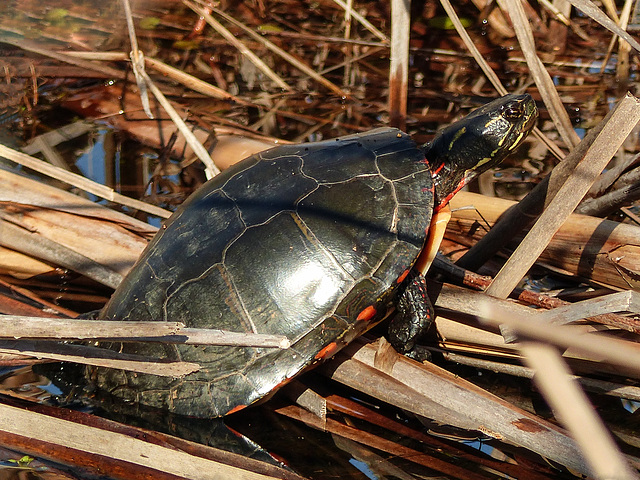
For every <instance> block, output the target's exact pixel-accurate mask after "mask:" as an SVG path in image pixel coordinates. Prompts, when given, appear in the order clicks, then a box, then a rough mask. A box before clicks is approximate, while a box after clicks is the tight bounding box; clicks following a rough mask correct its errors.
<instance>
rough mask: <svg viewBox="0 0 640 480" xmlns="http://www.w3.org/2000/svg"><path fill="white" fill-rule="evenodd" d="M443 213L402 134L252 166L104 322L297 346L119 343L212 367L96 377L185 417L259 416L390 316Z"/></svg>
mask: <svg viewBox="0 0 640 480" xmlns="http://www.w3.org/2000/svg"><path fill="white" fill-rule="evenodd" d="M432 210H433V180H432V177H431V172H430V170H429V167H428V165H427V164H426V161H425V158H424V154H423V152H422V151H421V150H420V149H419V148H418V147H417V146H416V145H415V143H414V142H413V141H412V140H411V138H410V137H409V136H408V135H406V134H405V133H402V132H401V131H399V130H397V129H392V128H383V129H377V130H373V131H370V132H367V133H363V134H358V135H351V136H346V137H342V138H337V139H333V140H328V141H323V142H318V143H311V144H300V145H287V146H279V147H275V148H273V149H270V150H268V151H266V152H262V153H259V154H257V155H254V156H252V157H249V158H247V159H245V160H243V161H242V162H240V163H238V164H237V165H235V166H234V167H232V168H230V169H229V170H227V171H225V172H224V173H222V174H220V175H219V176H217V177H215V178H214V179H212V180H210V181H209V182H207V183H206V184H205V185H204V186H203V187H202V188H201V189H200V190H198V191H197V192H195V193H194V194H193V195H192V196H191V197H190V198H189V199H188V200H187V201H186V202H185V203H184V204H183V205H182V206H181V207H180V209H179V210H178V211H177V212H176V213H175V214H174V215H173V216H172V217H171V219H170V220H169V221H168V222H167V223H166V225H165V226H164V227H163V228H162V230H161V231H160V232H159V233H158V235H157V236H156V237H155V238H154V239H153V241H152V242H151V243H150V244H149V246H148V247H147V249H146V250H145V252H144V253H143V255H142V257H141V258H140V260H139V261H138V262H137V264H136V265H135V266H134V268H133V269H132V271H131V272H130V273H129V274H128V276H127V277H126V279H125V280H124V281H123V282H122V284H121V285H120V286H119V288H118V289H117V290H116V292H115V294H114V295H113V297H112V298H111V300H110V301H109V303H108V304H107V306H106V307H105V308H104V310H103V311H102V313H101V315H100V317H101V318H102V319H115V320H138V321H141V320H149V321H179V322H184V323H185V324H186V325H187V326H188V327H193V328H213V329H222V330H230V331H234V332H257V333H268V334H281V335H286V336H287V337H288V338H289V340H290V341H291V344H292V346H291V348H290V349H286V350H281V349H269V348H244V347H219V346H195V345H169V346H167V345H159V344H130V343H129V344H119V343H118V344H111V345H110V348H117V349H119V350H121V351H124V352H128V353H138V354H144V355H153V356H158V357H163V358H173V359H180V360H183V361H190V362H197V363H199V364H201V365H202V368H201V369H200V370H199V371H198V372H195V373H192V374H190V375H188V376H186V377H183V378H166V377H158V376H154V375H148V374H136V373H131V372H125V371H120V370H113V369H106V368H95V367H90V369H91V371H90V372H89V374H90V376H91V377H92V378H93V380H94V381H95V382H96V383H97V384H98V385H100V387H101V388H103V389H107V390H108V391H110V392H111V393H112V394H114V395H116V396H118V397H121V398H124V399H126V400H129V401H135V402H140V403H142V404H147V405H150V406H153V407H158V408H162V409H168V410H170V411H172V412H175V413H178V414H182V415H192V416H198V417H214V416H221V415H225V414H227V413H229V412H233V411H236V410H239V409H241V408H242V407H244V406H246V405H250V404H251V403H253V402H255V401H256V400H258V399H260V398H261V397H263V396H265V395H267V394H268V393H270V392H272V391H273V390H275V389H276V388H278V387H279V386H281V385H282V384H283V383H286V381H288V380H289V379H291V378H292V377H293V376H295V375H296V374H298V373H299V372H300V371H301V370H303V369H305V368H306V367H308V366H310V365H312V364H314V363H315V362H318V361H320V360H322V359H324V358H326V357H328V356H330V355H332V354H333V353H335V352H336V351H338V350H339V349H340V348H342V347H343V346H344V345H346V344H347V343H349V342H350V341H351V340H353V339H354V338H356V337H357V336H359V335H361V334H362V333H363V332H364V331H366V330H367V329H369V328H370V327H371V326H373V325H374V324H375V323H376V322H377V321H379V320H380V319H382V318H383V317H384V316H385V314H386V313H387V310H388V308H389V307H390V306H391V303H392V301H393V298H394V293H395V290H396V289H397V288H398V286H399V285H400V284H401V283H402V280H403V279H404V277H405V276H406V274H407V272H408V271H409V269H410V268H411V266H412V265H413V263H414V262H415V260H416V257H417V256H418V254H419V253H420V251H421V249H422V247H423V245H424V242H425V235H426V233H425V231H426V230H427V229H428V227H429V222H430V219H431V214H432Z"/></svg>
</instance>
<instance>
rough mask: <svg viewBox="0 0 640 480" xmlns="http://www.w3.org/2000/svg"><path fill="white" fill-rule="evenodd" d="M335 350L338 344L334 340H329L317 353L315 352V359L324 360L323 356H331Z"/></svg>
mask: <svg viewBox="0 0 640 480" xmlns="http://www.w3.org/2000/svg"><path fill="white" fill-rule="evenodd" d="M337 351H338V344H337V343H336V342H331V343H330V344H329V345H327V346H326V347H324V348H323V349H322V350H320V351H319V352H318V353H316V356H315V359H316V360H324V359H325V358H329V357H331V356H332V355H333V354H334V353H336V352H337Z"/></svg>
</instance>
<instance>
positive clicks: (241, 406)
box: [226, 405, 247, 415]
mask: <svg viewBox="0 0 640 480" xmlns="http://www.w3.org/2000/svg"><path fill="white" fill-rule="evenodd" d="M243 408H247V406H246V405H237V406H235V407H233V408H232V409H231V410H229V411H228V412H227V413H226V415H231V414H232V413H236V412H238V411H240V410H242V409H243Z"/></svg>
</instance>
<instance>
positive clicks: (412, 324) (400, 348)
mask: <svg viewBox="0 0 640 480" xmlns="http://www.w3.org/2000/svg"><path fill="white" fill-rule="evenodd" d="M411 275H412V276H411V278H410V279H409V280H408V283H407V286H406V288H405V289H404V291H403V292H402V293H401V294H400V298H399V299H398V304H397V310H396V315H395V317H394V318H393V319H392V320H391V323H390V324H389V342H390V343H391V345H392V346H393V348H395V349H396V351H397V352H399V353H402V354H404V355H406V356H408V357H410V358H413V359H414V360H417V361H420V362H421V361H425V360H430V358H431V354H430V353H429V351H428V350H427V349H426V348H424V347H422V346H420V345H418V341H419V340H420V339H421V338H422V337H423V336H424V335H425V334H426V333H427V331H428V330H429V327H431V324H432V323H433V319H434V318H435V313H434V310H433V305H432V304H431V300H429V297H428V296H427V282H426V280H425V278H424V276H423V275H422V274H420V273H419V272H417V271H413V272H412V273H411Z"/></svg>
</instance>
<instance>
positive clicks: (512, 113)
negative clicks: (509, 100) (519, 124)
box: [502, 105, 522, 120]
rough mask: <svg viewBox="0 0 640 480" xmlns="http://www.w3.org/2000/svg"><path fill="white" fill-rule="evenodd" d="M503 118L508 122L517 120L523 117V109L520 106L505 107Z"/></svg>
mask: <svg viewBox="0 0 640 480" xmlns="http://www.w3.org/2000/svg"><path fill="white" fill-rule="evenodd" d="M502 116H503V117H504V118H506V119H507V120H517V119H519V118H520V117H521V116H522V108H520V105H516V106H514V105H510V106H507V107H504V110H503V111H502Z"/></svg>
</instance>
